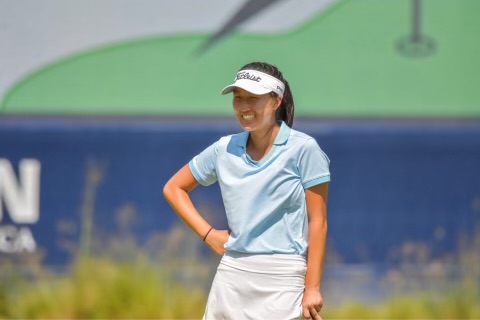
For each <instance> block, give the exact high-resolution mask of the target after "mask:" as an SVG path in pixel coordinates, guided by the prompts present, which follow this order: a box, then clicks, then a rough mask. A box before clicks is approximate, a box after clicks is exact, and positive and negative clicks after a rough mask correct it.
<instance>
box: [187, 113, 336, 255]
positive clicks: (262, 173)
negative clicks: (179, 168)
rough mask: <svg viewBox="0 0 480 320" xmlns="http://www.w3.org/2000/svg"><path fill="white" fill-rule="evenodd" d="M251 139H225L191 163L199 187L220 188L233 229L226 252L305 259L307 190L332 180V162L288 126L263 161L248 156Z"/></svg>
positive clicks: (242, 136) (242, 135)
mask: <svg viewBox="0 0 480 320" xmlns="http://www.w3.org/2000/svg"><path fill="white" fill-rule="evenodd" d="M248 136H249V132H248V131H245V132H242V133H239V134H234V135H230V136H225V137H222V138H220V139H219V140H218V141H217V142H215V143H214V144H212V145H211V146H209V147H208V148H207V149H205V150H204V151H202V152H201V153H200V154H199V155H197V156H195V157H194V158H193V159H192V160H191V161H190V162H189V167H190V170H191V171H192V174H193V176H194V177H195V179H196V180H197V181H198V183H200V184H201V185H204V186H208V185H211V184H213V183H215V182H217V181H218V183H219V185H220V190H221V193H222V198H223V203H224V206H225V212H226V215H227V221H228V225H229V228H230V230H231V234H230V237H229V239H228V241H227V243H226V244H225V249H226V251H233V252H243V253H258V254H271V253H283V254H299V255H306V251H307V241H308V220H307V209H306V200H305V189H307V188H310V187H312V186H314V185H317V184H321V183H325V182H328V181H330V171H329V164H330V161H329V159H328V157H327V156H326V155H325V153H324V152H323V151H322V150H321V149H320V147H319V145H318V144H317V142H316V141H315V139H313V138H312V137H310V136H308V135H307V134H305V133H302V132H299V131H296V130H293V129H291V128H290V127H288V126H287V125H286V124H285V123H284V122H282V123H281V126H280V130H279V132H278V134H277V137H276V138H275V141H274V143H273V146H272V148H271V149H270V151H269V152H268V153H267V154H266V155H265V156H264V157H263V158H262V159H261V160H260V161H255V160H253V159H252V158H251V157H250V156H249V155H248V154H247V148H246V146H247V140H248Z"/></svg>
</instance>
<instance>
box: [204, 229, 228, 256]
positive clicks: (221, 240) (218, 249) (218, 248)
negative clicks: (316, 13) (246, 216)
mask: <svg viewBox="0 0 480 320" xmlns="http://www.w3.org/2000/svg"><path fill="white" fill-rule="evenodd" d="M228 236H229V233H228V230H217V229H212V231H210V233H209V234H208V235H207V238H206V239H205V243H206V244H207V245H208V246H209V247H210V249H212V250H213V252H215V253H216V254H218V255H219V256H223V254H224V253H225V247H224V245H225V243H227V240H228Z"/></svg>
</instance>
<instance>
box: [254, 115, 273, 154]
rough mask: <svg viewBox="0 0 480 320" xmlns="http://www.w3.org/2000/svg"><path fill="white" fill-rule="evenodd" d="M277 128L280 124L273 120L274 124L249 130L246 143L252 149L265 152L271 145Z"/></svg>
mask: <svg viewBox="0 0 480 320" xmlns="http://www.w3.org/2000/svg"><path fill="white" fill-rule="evenodd" d="M279 130H280V126H279V125H278V124H277V123H276V122H275V124H274V125H272V126H271V127H269V128H266V129H265V130H262V131H254V132H250V137H249V139H248V145H249V146H250V147H251V148H252V149H253V150H257V151H260V152H267V151H268V150H269V149H270V147H271V146H272V145H273V142H274V141H275V138H276V137H277V134H278V131H279Z"/></svg>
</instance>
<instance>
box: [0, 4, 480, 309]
mask: <svg viewBox="0 0 480 320" xmlns="http://www.w3.org/2000/svg"><path fill="white" fill-rule="evenodd" d="M479 16H480V2H479V1H478V0H361V1H360V0H315V1H312V0H231V1H221V0H203V1H196V0H183V1H173V0H103V1H94V0H83V1H74V0H67V1H66V0H42V1H38V0H22V1H9V0H0V318H5V319H7V318H71V319H87V318H103V319H114V318H115V319H116V318H137V319H138V318H144V319H147V318H149V319H152V318H155V319H199V318H201V316H202V315H203V308H204V303H205V301H206V296H207V294H208V290H209V286H210V282H211V280H212V277H213V275H214V273H215V268H216V265H217V264H218V261H219V258H218V257H216V256H214V254H213V253H211V252H210V251H209V250H208V249H207V248H206V247H205V246H204V244H203V243H202V242H201V239H198V237H197V236H196V235H194V234H193V232H191V231H190V230H189V229H188V228H187V227H186V226H184V225H183V224H182V223H181V222H180V220H179V219H178V218H177V216H176V215H175V213H174V212H173V211H172V210H171V208H170V207H169V206H168V204H167V203H166V201H165V199H164V198H163V196H162V188H163V185H164V184H165V182H166V181H167V180H168V178H169V177H170V176H171V175H172V174H174V173H175V172H176V171H177V170H178V169H179V168H180V167H182V166H183V165H184V164H186V163H187V162H188V161H189V160H190V159H191V158H192V157H193V156H195V155H196V154H198V153H199V152H200V151H202V150H203V149H204V148H206V147H207V146H208V145H210V144H211V143H213V142H214V141H216V140H217V139H218V138H220V137H221V136H223V135H227V134H232V133H235V132H239V131H240V130H241V128H240V127H239V126H238V124H237V123H236V120H235V119H234V116H233V112H232V107H231V100H230V99H231V98H230V97H229V96H221V95H220V90H221V88H223V87H224V86H225V85H227V84H229V83H231V81H232V80H233V78H234V75H235V73H236V72H237V70H238V69H239V68H240V67H241V66H243V65H244V64H246V63H248V62H250V61H267V62H270V63H273V64H275V65H277V66H278V67H279V68H280V69H281V70H282V71H283V73H284V76H285V77H286V78H287V79H288V81H289V83H290V85H291V88H292V92H293V96H294V99H295V103H296V110H295V115H296V118H295V122H294V126H293V127H294V128H295V129H297V130H300V131H303V132H306V133H307V134H309V135H312V136H313V137H315V138H316V140H317V141H318V143H319V144H320V146H321V147H322V149H323V150H324V151H325V152H326V153H327V155H328V156H329V157H330V159H331V168H330V169H331V174H332V182H331V183H330V192H329V204H328V221H329V234H328V243H327V246H328V249H327V258H326V263H325V272H324V277H323V281H322V292H323V295H324V299H325V308H324V311H323V312H324V317H325V318H332V319H334V318H336V319H340V318H342V319H348V318H350V319H359V318H363V319H372V318H376V319H387V318H395V319H418V318H423V319H446V318H448V319H476V318H477V319H478V318H480V307H479V305H480V294H479V289H480V19H479ZM191 196H192V198H193V200H194V203H195V204H196V205H197V206H198V208H199V210H200V211H201V212H202V214H203V215H204V216H205V217H207V219H208V220H209V221H210V222H211V223H212V225H214V226H215V227H217V228H224V227H226V220H225V217H224V211H223V203H222V200H221V197H220V191H219V188H218V186H217V185H214V186H211V187H208V188H205V187H198V188H197V189H196V190H194V191H193V192H192V194H191Z"/></svg>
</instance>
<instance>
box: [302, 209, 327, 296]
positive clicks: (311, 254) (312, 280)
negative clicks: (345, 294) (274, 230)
mask: <svg viewBox="0 0 480 320" xmlns="http://www.w3.org/2000/svg"><path fill="white" fill-rule="evenodd" d="M326 239H327V221H326V219H325V218H323V217H318V218H317V219H314V220H313V219H312V220H311V221H309V226H308V253H307V272H306V275H305V289H306V290H308V289H313V290H320V289H321V278H322V273H323V261H324V258H325V247H326Z"/></svg>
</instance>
